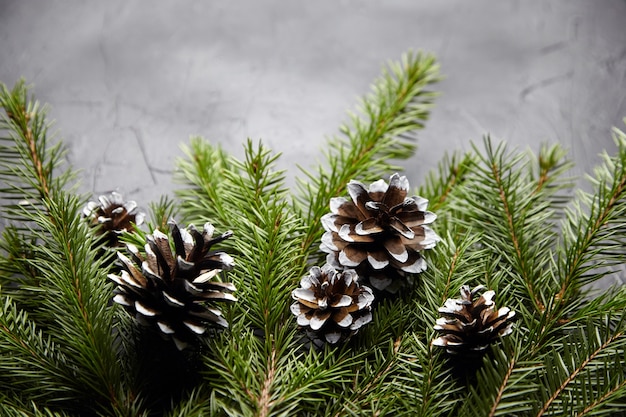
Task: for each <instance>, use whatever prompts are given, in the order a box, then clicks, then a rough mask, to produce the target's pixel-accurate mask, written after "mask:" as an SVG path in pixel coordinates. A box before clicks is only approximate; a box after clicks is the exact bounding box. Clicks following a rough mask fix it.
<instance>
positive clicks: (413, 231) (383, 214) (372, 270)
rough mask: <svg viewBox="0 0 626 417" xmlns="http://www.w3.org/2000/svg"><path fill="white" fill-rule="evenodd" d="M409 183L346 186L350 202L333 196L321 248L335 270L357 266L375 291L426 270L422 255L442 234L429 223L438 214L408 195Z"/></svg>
mask: <svg viewBox="0 0 626 417" xmlns="http://www.w3.org/2000/svg"><path fill="white" fill-rule="evenodd" d="M408 192H409V181H408V180H407V178H406V177H405V176H400V175H398V174H397V173H396V174H393V175H392V176H391V178H390V179H389V184H387V183H386V182H385V181H384V180H382V179H381V180H378V181H376V182H374V183H372V184H371V185H370V186H369V188H366V187H365V185H363V184H362V183H360V182H358V181H350V183H348V193H349V194H350V197H351V199H348V198H345V197H335V198H332V199H331V200H330V210H331V213H328V214H326V215H324V216H323V217H322V225H323V226H324V229H325V230H326V233H324V235H323V236H322V244H321V245H320V249H321V250H322V251H324V252H326V253H328V254H329V255H328V258H327V262H328V263H330V264H332V265H333V266H335V267H337V268H353V269H355V270H356V271H357V272H358V274H359V275H360V276H363V277H365V278H366V279H367V280H368V281H369V283H370V284H371V285H372V286H373V287H375V288H376V289H379V290H383V289H386V288H387V287H389V285H390V284H392V282H394V281H396V282H397V281H398V279H402V277H404V276H405V274H406V273H418V272H421V271H423V270H425V269H426V261H425V260H424V258H423V257H422V255H421V254H420V252H421V251H422V250H424V249H430V248H432V247H434V246H435V245H436V244H437V242H438V241H439V240H440V238H439V236H437V234H436V233H435V232H434V231H433V230H432V229H431V228H430V227H428V226H427V225H428V224H430V223H432V222H433V221H434V220H435V219H436V217H437V216H436V215H435V214H434V213H431V212H429V211H427V210H426V208H427V206H428V200H426V199H424V198H422V197H418V196H413V197H407V195H408Z"/></svg>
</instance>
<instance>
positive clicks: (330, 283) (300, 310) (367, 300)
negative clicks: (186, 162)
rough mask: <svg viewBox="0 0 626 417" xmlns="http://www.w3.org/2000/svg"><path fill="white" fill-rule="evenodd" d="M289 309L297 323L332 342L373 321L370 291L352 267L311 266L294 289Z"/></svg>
mask: <svg viewBox="0 0 626 417" xmlns="http://www.w3.org/2000/svg"><path fill="white" fill-rule="evenodd" d="M291 296H292V298H293V299H294V300H296V302H295V303H293V304H292V305H291V312H292V313H293V314H294V315H296V316H297V318H298V325H300V326H303V327H308V328H309V329H310V330H311V331H312V333H313V334H315V335H322V336H323V337H324V339H325V340H326V341H327V342H329V343H332V344H335V343H337V342H339V341H340V340H345V339H347V338H348V337H350V336H352V335H353V334H355V333H356V332H357V331H358V330H359V329H360V328H361V327H362V326H363V325H365V324H367V323H369V322H370V321H372V312H371V310H372V308H371V305H372V302H373V301H374V295H373V294H372V290H371V289H370V288H369V287H366V286H365V285H360V284H359V282H358V275H357V274H356V272H355V271H354V270H351V269H347V270H345V271H337V270H335V269H334V268H333V267H332V266H330V265H328V264H327V265H324V266H323V267H322V268H320V267H317V266H314V267H313V268H311V270H310V271H309V274H308V275H305V276H304V277H303V278H302V280H301V281H300V288H297V289H295V290H293V292H292V293H291Z"/></svg>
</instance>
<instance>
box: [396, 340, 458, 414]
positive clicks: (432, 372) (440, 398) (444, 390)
mask: <svg viewBox="0 0 626 417" xmlns="http://www.w3.org/2000/svg"><path fill="white" fill-rule="evenodd" d="M428 334H432V332H429V333H428ZM429 339H430V338H428V339H427V340H429ZM403 345H404V346H403V349H402V351H401V352H400V358H399V361H400V363H399V365H400V366H399V368H398V371H397V372H396V375H395V376H394V379H393V385H394V387H395V388H396V389H397V390H398V391H400V392H401V393H402V395H401V398H400V402H401V403H402V408H401V409H398V410H396V413H397V414H400V415H407V416H415V417H418V416H429V417H436V416H449V415H453V412H454V410H455V409H456V408H457V406H458V401H459V397H460V395H459V394H461V389H462V388H461V387H460V386H458V385H456V384H455V383H454V381H453V379H452V374H451V372H450V369H449V368H448V367H447V366H446V363H445V361H442V360H440V359H441V357H440V355H437V354H436V352H433V351H432V346H431V345H430V343H423V341H422V340H421V338H420V337H418V335H417V334H412V335H410V337H407V338H405V341H404V343H403Z"/></svg>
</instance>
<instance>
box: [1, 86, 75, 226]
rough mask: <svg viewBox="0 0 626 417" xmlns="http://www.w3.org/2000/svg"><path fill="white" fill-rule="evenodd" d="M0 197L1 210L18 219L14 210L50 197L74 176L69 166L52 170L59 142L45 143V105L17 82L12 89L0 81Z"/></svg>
mask: <svg viewBox="0 0 626 417" xmlns="http://www.w3.org/2000/svg"><path fill="white" fill-rule="evenodd" d="M0 107H2V108H3V109H4V111H5V114H4V115H3V117H2V118H1V119H0V143H2V146H0V180H1V181H2V187H0V197H2V198H4V199H5V200H7V202H8V204H6V203H5V205H4V207H5V212H6V214H7V215H8V216H9V218H12V219H15V220H17V221H19V220H20V218H19V214H17V215H16V214H15V212H14V210H15V209H18V210H19V208H20V206H24V203H27V204H26V205H34V204H36V202H37V201H39V200H41V199H44V198H50V197H51V192H52V190H54V189H62V188H64V187H65V186H67V184H68V183H69V181H70V180H71V179H72V178H74V173H73V172H71V171H70V170H66V171H65V172H61V173H56V172H55V169H56V168H58V167H59V166H60V165H62V164H63V162H64V155H65V150H64V149H63V147H62V145H61V143H60V142H58V143H56V144H55V145H50V144H49V142H50V141H49V138H48V129H49V127H50V123H48V122H47V120H46V112H47V109H46V107H45V106H44V107H40V106H39V103H38V102H36V101H33V100H31V99H29V98H28V87H27V86H26V85H25V83H24V81H23V80H22V81H20V82H18V83H17V84H16V85H15V87H14V88H13V90H11V91H9V89H8V88H7V87H6V86H5V85H4V84H2V83H0Z"/></svg>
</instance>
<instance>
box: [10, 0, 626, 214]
mask: <svg viewBox="0 0 626 417" xmlns="http://www.w3.org/2000/svg"><path fill="white" fill-rule="evenodd" d="M408 49H421V50H424V51H426V52H431V53H433V54H435V55H436V56H437V57H438V59H439V61H440V63H441V71H442V73H443V74H444V75H445V77H446V78H445V81H443V82H442V83H440V84H439V85H438V87H437V88H438V89H439V90H440V91H441V93H442V96H441V97H440V99H439V100H438V102H437V105H436V107H435V108H434V111H433V112H432V116H431V120H430V122H429V123H428V124H427V127H426V129H425V130H423V131H422V132H421V133H420V134H419V150H418V153H417V155H416V156H415V157H413V158H412V159H410V160H409V161H407V162H405V163H404V166H405V167H406V173H407V175H408V176H409V178H410V181H411V185H413V186H417V185H418V184H419V183H420V181H421V179H422V178H423V177H424V176H425V175H426V173H427V172H428V171H429V170H430V169H432V168H434V167H435V166H436V162H437V161H438V160H439V159H440V158H441V156H442V155H443V153H444V152H445V151H451V150H454V149H468V148H469V142H470V141H471V140H473V141H477V142H479V141H480V140H481V137H482V135H484V134H487V133H490V134H491V135H492V136H493V137H496V138H498V139H503V140H506V141H508V142H509V143H510V144H511V145H514V146H523V147H526V146H529V147H531V148H532V149H535V150H536V149H538V147H539V144H540V143H541V142H545V141H548V142H554V141H558V142H561V143H562V144H563V145H564V146H566V147H567V148H568V149H569V150H570V152H571V156H572V158H574V159H575V160H576V161H577V163H578V171H577V172H578V173H580V172H582V171H589V170H590V169H591V167H592V166H593V165H594V164H596V163H597V162H598V160H599V159H598V158H597V154H598V153H599V152H601V151H602V150H603V149H608V150H609V151H612V150H614V149H615V147H614V145H613V142H612V140H611V137H610V128H611V126H619V127H620V128H622V127H624V125H623V123H622V118H623V117H625V116H626V102H625V97H626V1H624V0H597V1H571V0H567V1H564V0H560V1H550V2H546V1H538V0H532V1H515V0H499V1H495V0H492V1H486V0H480V1H464V0H455V1H425V0H419V1H416V0H393V1H384V2H383V1H356V0H333V1H330V0H324V1H307V2H305V1H278V0H260V1H259V0H245V1H204V2H201V1H189V0H185V1H175V2H174V1H172V2H164V1H162V2H156V1H147V0H146V1H126V0H107V1H99V2H96V1H92V2H87V1H50V0H46V1H43V0H42V1H35V0H23V1H19V0H0V57H1V61H0V80H1V81H2V82H4V83H5V84H8V85H12V84H13V83H14V82H15V81H16V80H17V79H18V78H19V77H20V76H23V77H25V78H26V80H27V81H28V82H29V83H33V84H34V86H35V88H34V90H33V92H34V93H35V94H36V96H37V98H38V99H39V100H40V101H42V102H47V103H50V105H51V106H52V111H51V113H50V114H51V116H52V117H53V118H54V119H56V120H57V128H58V129H59V131H60V133H61V136H62V137H63V138H64V139H65V141H66V143H67V144H68V146H69V150H70V152H69V159H70V161H71V163H72V164H73V165H74V166H75V167H77V168H81V169H82V170H83V173H84V180H83V190H84V191H92V192H94V193H102V192H106V191H109V190H113V189H117V190H119V191H120V192H122V193H123V194H124V195H125V197H126V198H129V199H135V200H137V201H138V202H139V203H140V204H141V205H144V206H146V205H147V203H148V202H149V201H153V200H157V199H158V197H159V195H161V194H164V193H169V192H170V191H171V190H172V189H173V187H174V186H175V185H174V184H173V183H172V175H171V174H172V170H173V168H174V160H175V157H177V156H180V155H181V152H180V148H179V146H180V144H181V143H185V142H187V140H188V137H189V136H190V135H201V136H204V137H205V138H207V139H209V140H211V141H213V142H219V143H222V144H223V146H224V147H225V148H226V149H227V150H228V151H231V152H232V153H234V154H235V155H239V156H240V155H241V154H242V144H243V143H244V141H245V139H246V138H247V137H250V138H252V139H259V138H261V139H263V141H264V142H265V143H266V144H267V145H269V146H270V147H272V148H273V149H274V150H275V151H279V152H282V153H283V157H282V158H281V160H280V164H279V166H280V167H281V168H287V169H289V177H290V178H293V176H295V175H296V173H297V170H296V168H295V165H296V164H297V163H299V164H302V165H304V166H310V165H311V163H312V161H315V159H316V158H317V157H318V156H319V155H320V154H319V150H320V148H321V147H322V145H323V144H324V140H325V137H326V136H329V135H332V134H334V133H335V132H337V128H338V126H339V124H340V123H341V122H342V121H343V120H346V117H345V111H346V110H347V109H349V108H352V107H353V106H354V104H355V103H356V101H357V98H358V97H360V96H361V95H363V94H364V93H366V92H367V90H368V88H369V85H370V83H371V81H372V80H373V79H374V78H375V77H376V76H377V75H378V74H379V73H380V68H381V65H382V64H383V63H384V62H385V61H387V60H389V59H397V58H398V57H400V55H401V54H402V53H403V52H405V51H407V50H408Z"/></svg>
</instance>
